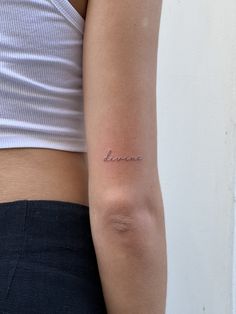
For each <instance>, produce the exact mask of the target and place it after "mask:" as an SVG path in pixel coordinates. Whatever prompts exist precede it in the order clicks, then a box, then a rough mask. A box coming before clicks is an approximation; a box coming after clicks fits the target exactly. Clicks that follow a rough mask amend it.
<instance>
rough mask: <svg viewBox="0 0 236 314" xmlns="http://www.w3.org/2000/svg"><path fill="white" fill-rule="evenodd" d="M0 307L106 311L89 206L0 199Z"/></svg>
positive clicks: (42, 312)
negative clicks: (2, 201) (3, 200)
mask: <svg viewBox="0 0 236 314" xmlns="http://www.w3.org/2000/svg"><path fill="white" fill-rule="evenodd" d="M0 313H1V314H3V313H4V314H7V313H8V314H56V313H58V314H59V313H60V314H63V313H65V314H67V313H68V314H106V313H107V312H106V307H105V302H104V298H103V292H102V286H101V282H100V277H99V272H98V266H97V260H96V255H95V250H94V246H93V241H92V235H91V229H90V221H89V207H88V206H86V205H82V204H78V203H71V202H64V201H56V200H16V201H12V202H6V203H0Z"/></svg>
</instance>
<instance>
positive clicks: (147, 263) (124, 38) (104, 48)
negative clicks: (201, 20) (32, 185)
mask: <svg viewBox="0 0 236 314" xmlns="http://www.w3.org/2000/svg"><path fill="white" fill-rule="evenodd" d="M160 15H161V1H160V0H146V1H143V0H124V1H115V0H109V1H107V0H100V1H97V0H89V2H88V7H87V14H86V24H85V32H84V48H83V49H84V51H83V88H84V111H85V124H86V133H87V144H88V145H87V146H88V170H89V203H90V222H91V229H92V236H93V241H94V245H95V251H96V256H97V260H98V267H99V272H100V277H101V282H102V287H103V292H104V297H105V302H106V305H107V310H108V313H109V314H120V313H122V314H144V313H145V314H164V312H165V302H166V282H167V258H166V239H165V224H164V206H163V200H162V193H161V188H160V182H159V175H158V162H157V121H156V74H157V73H156V69H157V47H158V33H159V23H160ZM91 126H92V127H91ZM110 150H111V155H110V156H109V157H107V158H105V160H104V157H106V156H107V155H108V153H109V151H110ZM111 156H112V159H111ZM131 156H133V157H136V158H134V159H132V160H130V157H131ZM138 156H140V157H141V159H137V157H138ZM120 157H123V158H124V159H120ZM107 159H109V160H107Z"/></svg>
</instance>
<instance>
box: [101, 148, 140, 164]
mask: <svg viewBox="0 0 236 314" xmlns="http://www.w3.org/2000/svg"><path fill="white" fill-rule="evenodd" d="M111 153H112V151H111V149H110V150H109V151H108V153H107V155H106V156H105V157H104V159H103V160H104V161H120V160H125V161H131V160H133V161H137V160H142V159H143V158H142V157H141V156H137V157H132V156H131V157H112V156H111Z"/></svg>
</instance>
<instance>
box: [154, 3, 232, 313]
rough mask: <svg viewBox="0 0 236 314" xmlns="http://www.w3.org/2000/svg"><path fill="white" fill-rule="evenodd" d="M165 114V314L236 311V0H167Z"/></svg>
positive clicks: (161, 86)
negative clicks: (235, 178)
mask: <svg viewBox="0 0 236 314" xmlns="http://www.w3.org/2000/svg"><path fill="white" fill-rule="evenodd" d="M157 114H158V117H157V119H158V159H159V168H160V180H161V185H162V192H163V199H164V205H165V217H166V230H167V246H168V248H167V250H168V293H167V311H166V313H167V314H206V313H207V314H232V313H233V314H235V313H236V307H235V303H234V300H233V299H234V298H236V289H235V290H234V291H233V289H234V284H236V283H234V284H233V282H232V275H233V247H234V243H233V239H234V236H233V230H234V173H236V172H235V165H236V154H235V151H236V150H235V148H236V1H235V0H225V1H222V0H197V1H196V0H163V11H162V19H161V29H160V38H159V56H158V80H157ZM235 238H236V236H235ZM235 256H236V255H235ZM234 263H235V264H236V259H235V261H234ZM235 269H236V265H235ZM235 280H236V273H235ZM233 293H234V295H235V296H233ZM233 307H234V309H233Z"/></svg>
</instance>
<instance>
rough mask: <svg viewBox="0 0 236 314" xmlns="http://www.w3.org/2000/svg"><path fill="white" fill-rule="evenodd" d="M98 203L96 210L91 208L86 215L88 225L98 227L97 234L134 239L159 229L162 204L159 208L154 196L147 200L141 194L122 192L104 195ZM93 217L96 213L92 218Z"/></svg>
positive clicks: (161, 217)
mask: <svg viewBox="0 0 236 314" xmlns="http://www.w3.org/2000/svg"><path fill="white" fill-rule="evenodd" d="M101 203H103V205H102V206H101ZM101 203H100V205H99V207H100V210H98V208H94V209H93V208H91V214H90V217H91V224H92V225H93V226H92V227H93V228H94V229H95V228H96V230H99V231H98V232H99V233H100V234H101V233H102V234H104V235H106V236H107V235H115V236H116V237H118V238H124V239H127V240H128V241H136V240H137V239H139V238H140V237H143V236H144V235H147V233H149V232H151V231H153V230H155V231H156V232H158V230H159V231H160V230H161V229H163V226H164V215H163V214H164V213H163V207H162V208H160V204H159V203H158V202H156V201H155V198H153V200H152V201H150V199H149V200H147V198H144V197H143V198H142V197H140V196H139V197H138V196H137V197H127V196H126V195H123V194H122V195H119V197H118V196H113V197H110V198H109V199H108V198H106V200H105V201H103V202H101ZM93 213H94V214H95V215H94V214H93ZM93 216H96V220H95V219H93ZM95 221H96V222H95ZM127 240H126V241H127ZM139 241H140V239H139Z"/></svg>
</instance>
